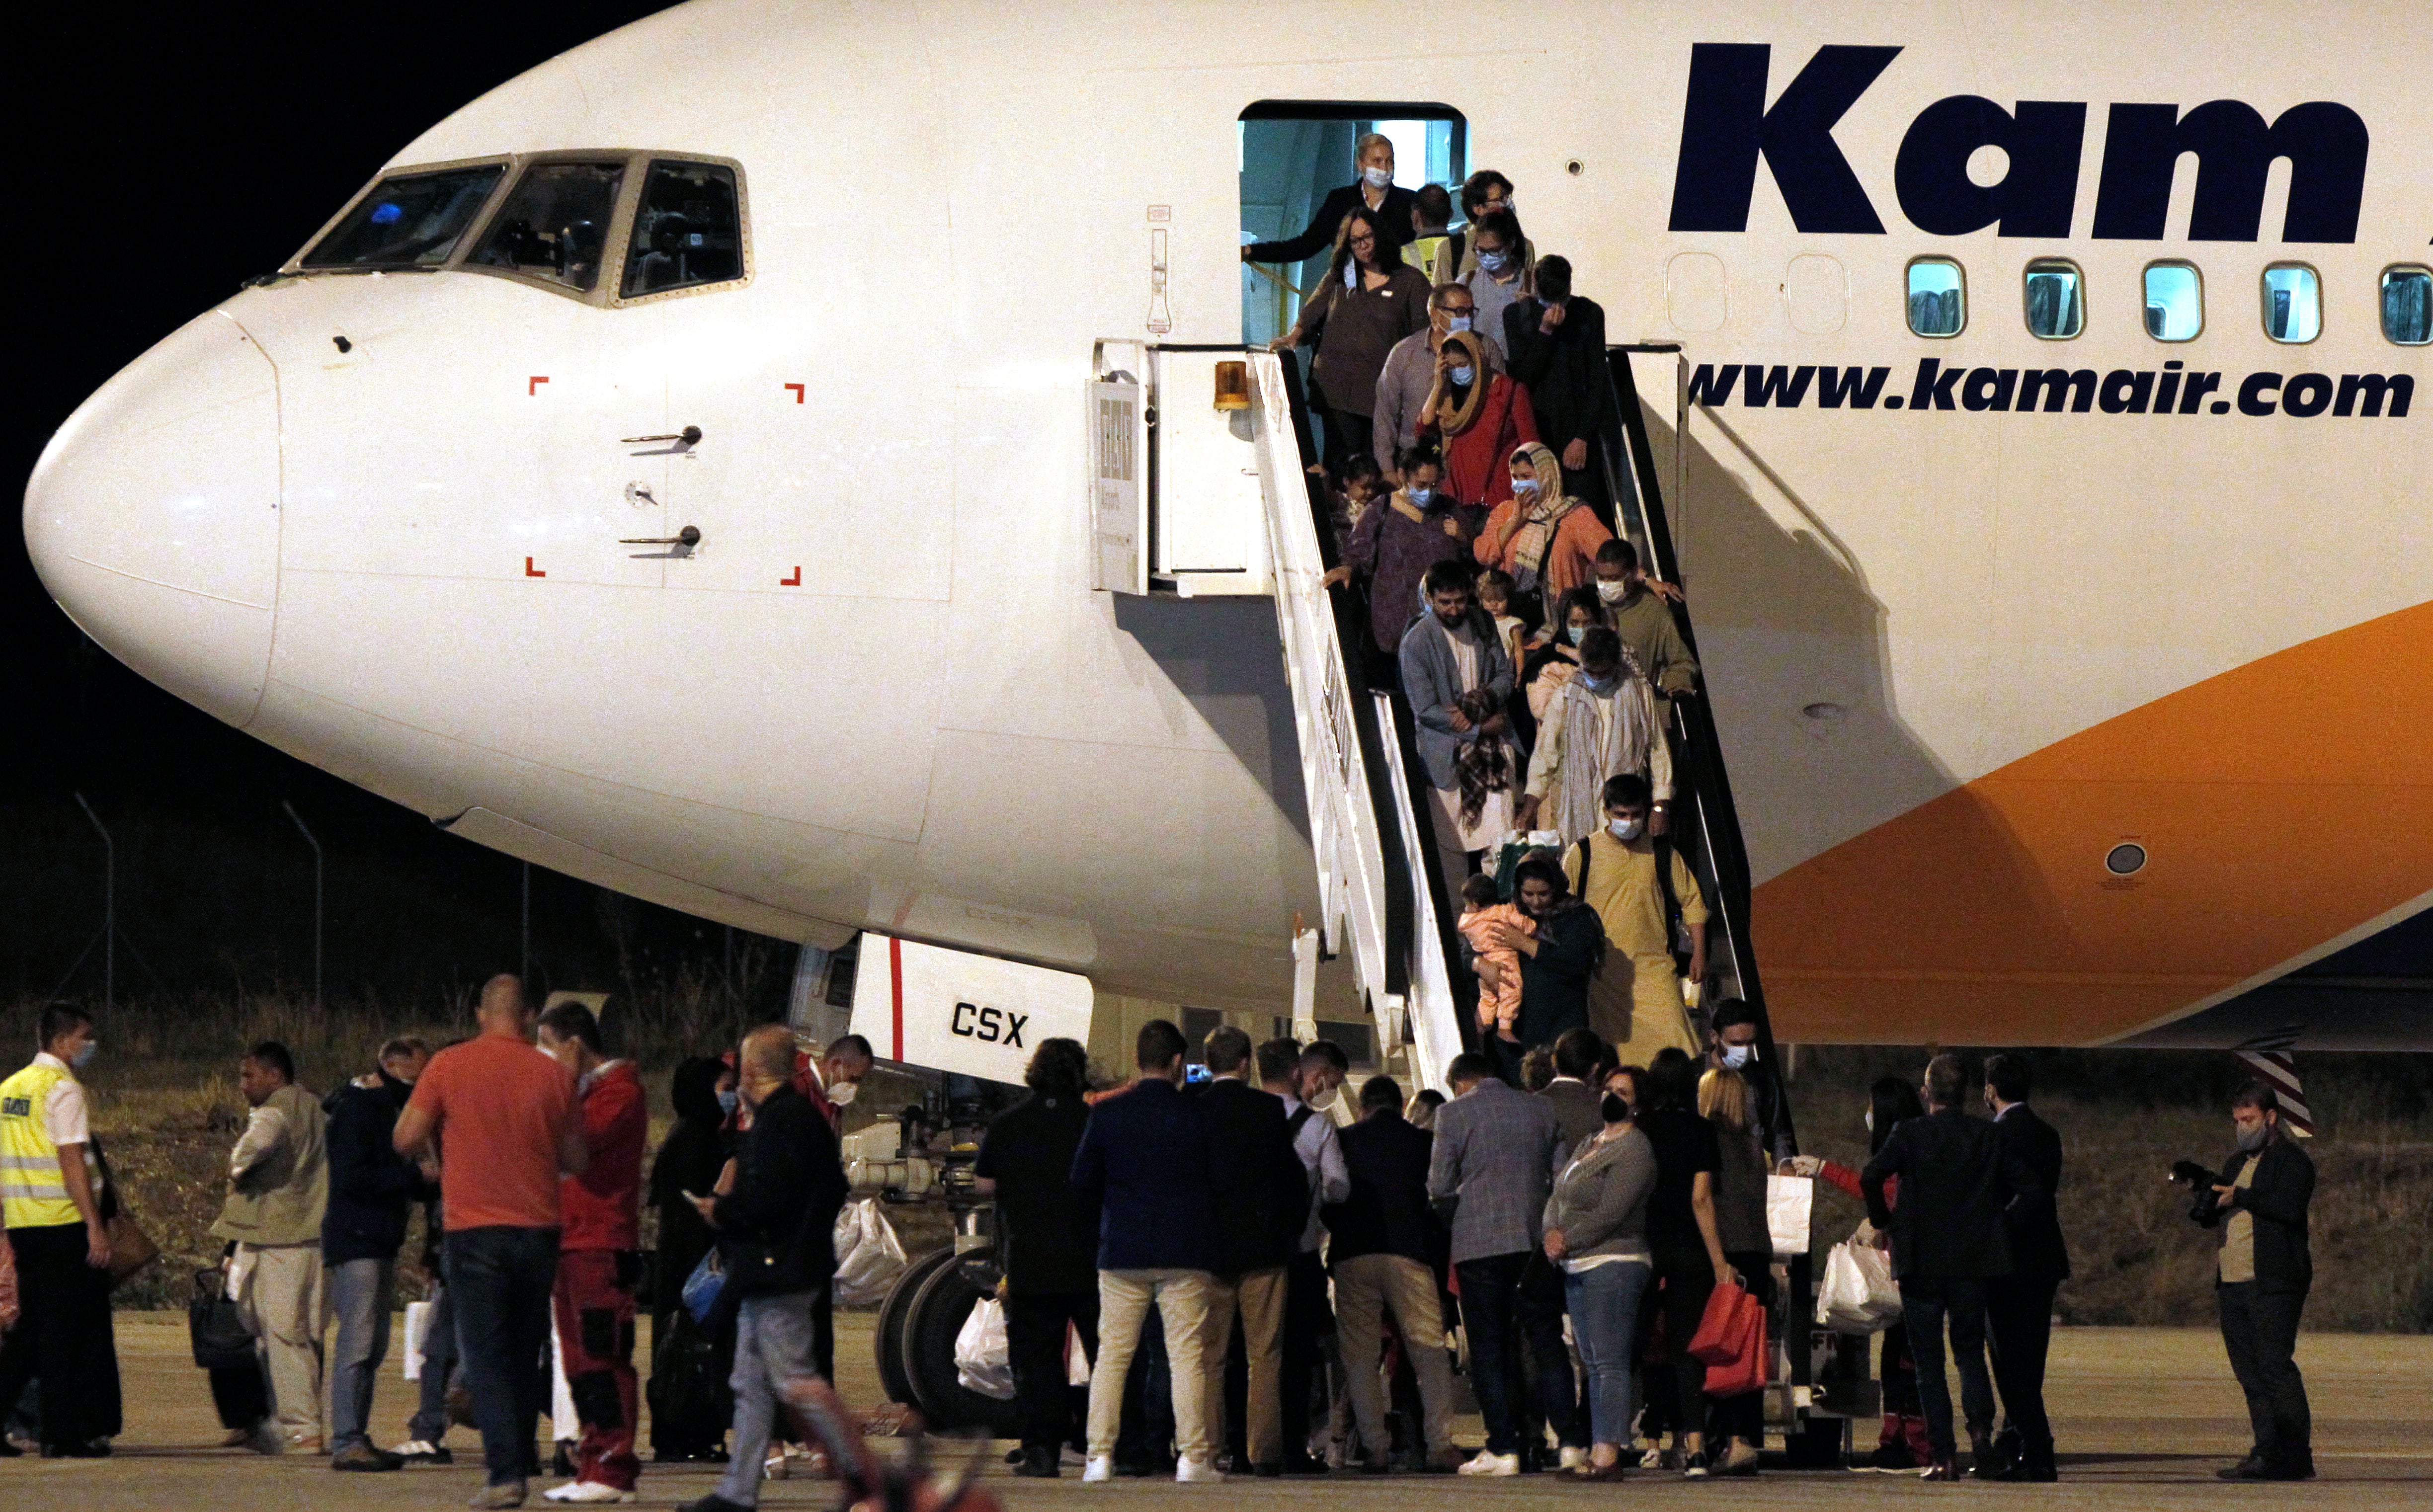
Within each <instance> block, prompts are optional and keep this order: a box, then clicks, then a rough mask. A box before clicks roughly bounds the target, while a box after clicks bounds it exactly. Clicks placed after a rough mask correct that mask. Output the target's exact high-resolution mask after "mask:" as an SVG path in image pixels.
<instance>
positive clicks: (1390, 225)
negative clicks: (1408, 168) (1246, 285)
mask: <svg viewBox="0 0 2433 1512" xmlns="http://www.w3.org/2000/svg"><path fill="white" fill-rule="evenodd" d="M1413 197H1414V193H1413V191H1411V190H1408V189H1405V188H1404V187H1403V186H1402V185H1401V184H1388V185H1387V186H1386V202H1385V204H1384V205H1382V206H1381V207H1379V208H1378V209H1377V210H1375V211H1372V212H1370V218H1371V219H1372V220H1373V221H1375V222H1376V226H1377V261H1378V262H1380V263H1386V264H1387V265H1388V266H1390V265H1392V264H1393V263H1395V262H1397V261H1399V258H1398V257H1397V256H1396V254H1397V253H1398V252H1399V251H1400V250H1401V249H1402V248H1403V247H1404V246H1408V245H1409V244H1410V240H1411V201H1412V199H1413ZM1368 209H1369V201H1368V200H1366V199H1364V198H1362V197H1361V195H1360V186H1359V185H1358V184H1342V185H1339V186H1337V187H1336V188H1334V189H1330V190H1328V191H1327V192H1326V198H1325V199H1324V200H1322V201H1320V202H1319V207H1318V213H1317V214H1315V215H1312V216H1311V217H1310V218H1309V225H1308V226H1307V227H1305V228H1303V229H1302V233H1301V234H1300V235H1299V236H1288V237H1286V238H1285V239H1284V240H1283V241H1281V242H1253V243H1251V261H1252V262H1254V263H1299V262H1302V261H1303V260H1304V259H1307V258H1312V257H1316V256H1317V255H1318V254H1319V253H1320V252H1322V251H1327V250H1330V249H1332V248H1333V247H1334V246H1335V233H1336V229H1338V228H1339V227H1341V226H1342V224H1343V217H1344V216H1346V215H1349V214H1351V213H1352V212H1353V211H1355V210H1364V211H1365V210H1368Z"/></svg>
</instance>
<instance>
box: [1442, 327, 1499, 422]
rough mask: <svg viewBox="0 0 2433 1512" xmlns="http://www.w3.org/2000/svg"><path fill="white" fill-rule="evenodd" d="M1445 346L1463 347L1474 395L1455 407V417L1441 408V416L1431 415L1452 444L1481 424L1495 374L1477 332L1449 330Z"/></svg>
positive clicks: (1462, 356)
mask: <svg viewBox="0 0 2433 1512" xmlns="http://www.w3.org/2000/svg"><path fill="white" fill-rule="evenodd" d="M1444 345H1445V346H1447V347H1455V348H1460V351H1461V358H1462V361H1463V362H1466V363H1468V364H1469V365H1470V393H1469V394H1468V395H1466V396H1465V397H1464V398H1463V399H1462V400H1461V402H1460V403H1459V404H1458V405H1457V406H1455V409H1454V412H1453V414H1452V416H1450V417H1448V416H1445V414H1444V413H1443V411H1442V409H1441V408H1439V409H1438V413H1437V414H1435V415H1432V416H1428V418H1429V419H1430V420H1431V421H1433V422H1435V424H1436V427H1437V430H1438V433H1439V434H1441V435H1442V436H1443V437H1444V438H1445V439H1446V440H1448V441H1450V440H1452V439H1453V438H1454V437H1455V436H1457V435H1459V434H1461V433H1463V432H1465V431H1467V430H1469V429H1470V428H1471V427H1472V426H1473V425H1476V424H1477V423H1478V416H1479V415H1480V413H1481V412H1483V411H1484V410H1485V409H1486V408H1487V390H1488V386H1489V383H1490V382H1493V380H1494V377H1495V375H1494V374H1493V373H1490V372H1489V371H1488V368H1487V344H1486V343H1485V342H1483V341H1481V340H1479V339H1478V336H1477V334H1476V333H1475V332H1473V331H1447V332H1446V333H1445V338H1444Z"/></svg>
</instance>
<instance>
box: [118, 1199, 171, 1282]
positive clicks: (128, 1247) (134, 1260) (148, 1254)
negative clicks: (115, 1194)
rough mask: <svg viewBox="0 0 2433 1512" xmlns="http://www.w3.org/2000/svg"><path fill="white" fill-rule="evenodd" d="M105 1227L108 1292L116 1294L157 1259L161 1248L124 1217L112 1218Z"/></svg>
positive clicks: (149, 1236)
mask: <svg viewBox="0 0 2433 1512" xmlns="http://www.w3.org/2000/svg"><path fill="white" fill-rule="evenodd" d="M106 1227H107V1228H108V1231H109V1233H110V1289H111V1291H116V1290H118V1288H120V1287H121V1286H124V1285H126V1284H127V1283H128V1282H130V1281H133V1280H134V1279H135V1276H136V1273H137V1272H139V1271H141V1270H142V1269H143V1268H144V1267H145V1266H148V1265H150V1264H152V1262H154V1261H156V1260H158V1259H160V1258H161V1247H160V1246H159V1245H157V1244H154V1243H153V1242H152V1236H151V1235H150V1234H148V1233H145V1232H144V1226H143V1225H142V1224H140V1223H137V1222H136V1221H135V1220H134V1219H133V1218H130V1217H128V1215H126V1214H124V1213H120V1214H116V1215H112V1216H111V1220H110V1222H109V1224H108V1225H107V1226H106Z"/></svg>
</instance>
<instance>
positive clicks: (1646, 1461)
mask: <svg viewBox="0 0 2433 1512" xmlns="http://www.w3.org/2000/svg"><path fill="white" fill-rule="evenodd" d="M1639 1468H1640V1469H1641V1470H1662V1469H1663V1468H1664V1446H1663V1445H1661V1444H1650V1445H1648V1446H1647V1453H1643V1454H1642V1455H1640V1456H1639Z"/></svg>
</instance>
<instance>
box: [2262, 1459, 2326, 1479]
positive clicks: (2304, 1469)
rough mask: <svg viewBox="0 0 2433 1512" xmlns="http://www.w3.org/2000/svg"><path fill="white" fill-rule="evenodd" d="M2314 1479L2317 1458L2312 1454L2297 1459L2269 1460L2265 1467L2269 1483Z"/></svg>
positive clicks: (2265, 1474) (2265, 1476) (2265, 1477)
mask: <svg viewBox="0 0 2433 1512" xmlns="http://www.w3.org/2000/svg"><path fill="white" fill-rule="evenodd" d="M2314 1478H2315V1456H2314V1455H2312V1454H2307V1455H2304V1456H2302V1457H2300V1458H2296V1459H2278V1460H2268V1461H2266V1462H2265V1465H2264V1479H2266V1480H2268V1481H2311V1480H2313V1479H2314Z"/></svg>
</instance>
